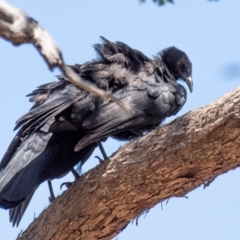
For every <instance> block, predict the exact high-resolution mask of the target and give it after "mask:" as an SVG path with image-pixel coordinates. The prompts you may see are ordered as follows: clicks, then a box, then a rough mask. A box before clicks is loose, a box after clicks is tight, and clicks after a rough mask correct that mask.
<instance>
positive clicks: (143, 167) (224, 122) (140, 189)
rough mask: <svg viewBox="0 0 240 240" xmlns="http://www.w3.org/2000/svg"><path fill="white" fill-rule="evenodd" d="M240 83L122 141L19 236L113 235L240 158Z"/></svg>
mask: <svg viewBox="0 0 240 240" xmlns="http://www.w3.org/2000/svg"><path fill="white" fill-rule="evenodd" d="M239 107H240V88H238V89H236V90H235V91H233V92H231V93H228V94H226V95H224V96H223V97H221V98H220V99H219V100H217V101H216V102H214V103H212V104H209V105H207V106H204V107H201V108H199V109H197V110H194V111H192V112H189V113H187V114H186V115H184V116H182V117H180V118H178V119H176V120H174V121H173V122H171V123H169V124H166V125H164V126H162V127H159V128H157V129H155V130H154V131H152V132H150V133H149V134H147V135H145V136H144V137H141V138H139V139H137V140H135V141H133V142H131V143H128V144H126V145H124V146H123V147H122V148H121V149H120V150H119V151H117V152H116V153H115V154H114V155H113V156H112V157H111V159H110V160H107V161H105V162H104V163H103V164H101V165H99V166H97V167H95V168H94V169H92V170H91V171H89V172H87V173H86V174H84V175H83V176H82V177H81V178H80V179H79V180H78V181H76V182H75V183H74V184H73V185H72V187H71V188H70V189H69V190H68V191H66V192H65V193H63V194H62V195H61V196H60V197H58V198H57V199H56V200H55V201H54V203H53V204H51V205H50V206H49V207H48V209H46V210H45V211H44V212H43V213H42V214H41V215H40V216H39V217H38V218H37V220H35V221H34V222H33V223H32V224H31V225H30V226H29V228H28V229H27V230H26V231H25V232H24V233H23V235H22V236H21V237H20V239H21V240H23V239H24V240H28V239H29V240H34V239H37V240H41V239H44V240H47V239H51V240H53V239H56V240H63V239H68V240H71V239H72V240H76V239H111V238H112V237H114V236H115V235H116V234H117V233H118V232H119V231H121V229H123V228H124V227H125V226H126V225H127V224H128V223H129V222H130V220H131V219H133V218H136V217H137V216H139V214H141V213H142V212H143V211H145V210H147V209H149V208H152V207H153V206H154V205H156V204H157V203H159V202H161V201H164V200H166V199H169V198H171V197H180V196H184V195H186V194H187V193H188V192H189V191H192V190H193V189H195V188H197V187H199V186H200V185H202V184H206V185H207V184H208V183H209V182H210V181H211V180H212V179H214V178H215V177H217V176H218V175H220V174H223V173H225V172H227V171H229V170H231V169H235V168H236V167H238V166H239V165H240V158H239V156H240V148H239V143H240V121H239V117H240V115H239Z"/></svg>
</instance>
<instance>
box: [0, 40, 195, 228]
mask: <svg viewBox="0 0 240 240" xmlns="http://www.w3.org/2000/svg"><path fill="white" fill-rule="evenodd" d="M101 38H102V44H96V45H94V48H95V50H96V51H97V53H98V58H97V59H95V60H92V61H90V62H86V63H84V64H82V65H80V64H76V65H74V66H71V67H72V69H73V70H74V71H75V72H76V73H77V74H78V75H79V76H80V77H81V78H83V79H84V80H86V81H90V82H91V83H94V84H95V85H96V86H98V87H100V88H102V89H104V90H106V91H109V92H110V93H112V94H113V96H114V97H115V98H117V99H118V101H120V102H124V103H127V104H128V105H129V106H131V108H132V110H133V111H131V112H128V111H126V110H125V109H123V108H122V107H121V106H119V105H118V104H117V103H116V102H111V101H109V100H103V99H100V98H99V97H97V96H95V95H93V94H91V93H88V92H86V91H83V90H82V89H79V88H77V87H75V86H74V85H72V84H71V83H70V82H69V81H68V80H67V79H66V78H65V77H63V76H58V79H59V81H58V82H53V83H48V84H45V85H42V86H40V87H38V88H37V89H36V90H34V91H33V92H32V93H31V94H29V95H28V96H31V98H30V101H33V102H35V104H34V106H33V107H32V109H31V110H30V111H29V112H28V113H27V114H25V115H24V116H22V117H21V118H20V119H19V120H18V121H17V123H16V127H15V129H17V128H19V129H20V130H19V131H18V133H17V135H16V136H15V138H14V139H13V141H12V142H11V144H10V146H9V148H8V149H7V152H6V153H5V155H4V156H3V158H2V160H1V163H0V171H1V173H0V207H1V208H5V209H9V208H11V211H10V221H12V222H13V225H15V224H17V225H18V224H19V222H20V220H21V217H22V215H23V213H24V211H25V209H26V207H27V205H28V203H29V201H30V200H31V197H32V195H33V193H34V191H35V190H36V189H37V187H38V186H39V185H40V184H41V183H42V182H44V181H46V180H49V179H55V178H60V177H62V176H63V175H65V174H67V173H68V172H69V171H70V170H71V169H72V168H73V167H74V166H75V165H76V164H80V166H81V165H82V164H84V162H85V161H86V160H87V159H88V158H89V156H90V155H91V153H92V152H93V150H94V149H95V147H96V146H97V144H96V142H97V141H101V140H102V139H104V138H107V137H109V136H111V137H113V138H116V139H118V140H128V139H130V138H134V137H136V136H141V135H142V134H144V133H145V132H147V131H150V130H151V129H152V128H154V127H156V126H157V125H159V124H160V123H161V122H162V121H163V120H164V119H165V118H166V117H169V116H172V115H175V114H176V113H177V112H178V111H179V110H180V109H181V108H182V106H183V105H184V103H185V101H186V99H187V92H186V89H185V88H184V87H183V86H182V85H180V84H178V83H177V82H176V81H177V80H179V79H182V80H183V81H185V82H186V84H187V85H188V87H189V89H190V91H192V90H193V83H192V79H191V75H192V64H191V62H190V60H189V58H188V57H187V55H186V54H185V53H184V52H183V51H181V50H179V49H177V48H176V47H170V48H167V49H164V50H162V51H161V52H160V53H158V54H157V55H156V56H155V57H154V58H153V59H150V58H148V57H147V56H145V55H144V54H143V53H141V52H140V51H138V50H135V49H132V48H131V47H129V46H128V45H126V44H125V43H122V42H116V43H113V42H110V41H108V40H107V39H105V38H103V37H101Z"/></svg>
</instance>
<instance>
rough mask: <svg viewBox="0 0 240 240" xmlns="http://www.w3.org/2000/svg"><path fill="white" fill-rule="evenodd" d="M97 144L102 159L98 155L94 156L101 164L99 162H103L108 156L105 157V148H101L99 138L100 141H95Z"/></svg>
mask: <svg viewBox="0 0 240 240" xmlns="http://www.w3.org/2000/svg"><path fill="white" fill-rule="evenodd" d="M97 145H98V147H99V149H100V151H101V153H102V155H103V159H101V158H100V157H98V156H95V158H97V159H98V160H99V163H100V164H101V163H103V162H104V160H107V159H108V157H107V154H106V152H105V149H104V148H103V145H102V142H101V140H100V141H97Z"/></svg>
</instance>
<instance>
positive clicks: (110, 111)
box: [75, 82, 186, 151]
mask: <svg viewBox="0 0 240 240" xmlns="http://www.w3.org/2000/svg"><path fill="white" fill-rule="evenodd" d="M115 97H117V98H118V99H121V100H120V101H121V102H124V103H125V104H129V105H130V106H131V107H132V109H133V110H134V113H130V112H127V111H125V110H124V109H123V108H121V107H120V106H119V105H117V104H116V103H114V102H111V103H108V104H106V105H105V106H103V107H102V108H101V110H100V111H97V112H96V113H94V114H93V115H91V116H90V117H89V118H87V119H86V120H85V121H84V123H83V128H85V129H86V132H87V133H88V134H87V135H86V136H84V137H83V138H82V139H81V140H80V141H79V142H78V144H77V145H76V147H75V151H79V150H80V149H82V148H84V147H85V146H87V145H88V144H90V143H91V142H94V141H97V140H100V139H101V138H103V137H106V136H111V135H114V134H117V133H121V132H124V131H128V130H131V129H133V130H134V129H139V128H144V126H147V125H150V124H156V123H160V122H162V121H163V120H164V119H165V118H166V117H169V116H172V115H175V114H176V113H177V112H178V111H179V110H180V109H181V108H182V106H183V104H184V103H185V101H186V90H185V89H184V87H183V86H181V85H180V84H177V83H171V84H169V83H164V82H161V83H155V84H152V83H151V84H148V83H136V84H134V85H133V86H131V87H130V88H127V89H126V90H122V91H119V92H118V93H116V94H115Z"/></svg>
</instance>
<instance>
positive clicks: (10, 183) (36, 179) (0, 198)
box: [0, 131, 52, 209]
mask: <svg viewBox="0 0 240 240" xmlns="http://www.w3.org/2000/svg"><path fill="white" fill-rule="evenodd" d="M51 135H52V134H51V133H45V132H42V131H39V132H37V133H34V134H33V135H31V136H30V137H28V138H27V139H26V140H24V141H22V140H21V139H18V140H17V141H18V142H17V143H16V142H15V143H14V144H13V142H14V141H16V138H15V139H14V140H13V142H12V143H11V144H10V146H9V148H8V151H7V153H6V154H5V155H4V157H3V159H2V161H1V163H4V165H5V166H3V168H4V169H2V172H1V173H0V207H2V208H5V209H8V208H13V207H16V206H17V205H19V204H20V203H21V202H23V201H24V200H25V199H26V198H27V196H29V194H31V192H32V191H33V190H34V189H35V188H36V186H38V185H39V183H40V182H41V171H42V169H43V167H44V164H45V162H46V158H47V156H46V154H42V152H43V151H44V149H45V147H46V144H47V142H48V140H49V138H50V137H51ZM12 145H15V147H16V146H17V147H16V148H15V149H13V148H11V146H12ZM9 149H10V150H11V151H12V152H11V151H9ZM33 160H34V161H33Z"/></svg>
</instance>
